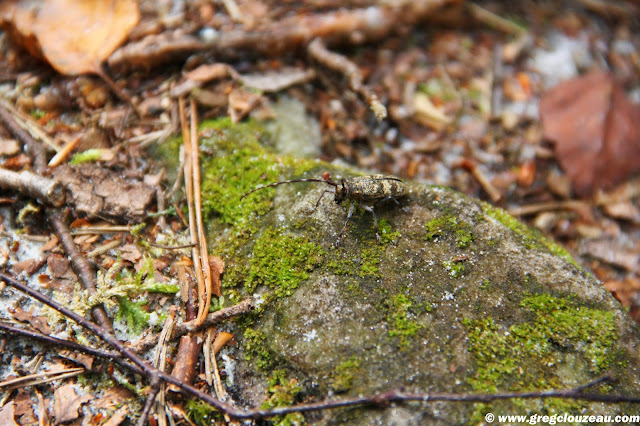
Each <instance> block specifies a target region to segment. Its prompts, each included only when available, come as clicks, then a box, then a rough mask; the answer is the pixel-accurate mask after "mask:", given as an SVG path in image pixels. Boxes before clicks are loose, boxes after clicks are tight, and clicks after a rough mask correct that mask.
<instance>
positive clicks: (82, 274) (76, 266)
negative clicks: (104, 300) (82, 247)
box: [49, 213, 113, 332]
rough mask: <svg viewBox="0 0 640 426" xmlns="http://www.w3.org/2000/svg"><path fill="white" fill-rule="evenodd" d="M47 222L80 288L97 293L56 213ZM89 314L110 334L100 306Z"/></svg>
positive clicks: (87, 266)
mask: <svg viewBox="0 0 640 426" xmlns="http://www.w3.org/2000/svg"><path fill="white" fill-rule="evenodd" d="M49 221H50V222H51V224H52V225H53V228H54V229H55V231H56V234H57V235H58V238H59V239H60V242H61V243H62V247H64V250H65V251H66V252H67V254H68V255H69V259H71V267H72V268H73V271H74V272H75V273H76V275H78V278H79V279H80V283H81V284H82V287H84V288H85V289H86V290H87V291H88V292H89V294H90V295H91V294H95V293H96V291H97V285H96V280H95V278H94V274H93V271H92V270H91V265H90V264H89V261H88V260H87V258H86V257H84V256H82V254H81V253H80V251H79V250H78V248H77V247H76V244H75V243H74V242H73V237H72V236H71V234H70V233H69V228H67V225H65V224H64V222H63V220H62V218H61V217H60V216H59V214H58V213H50V214H49ZM91 314H92V315H93V318H94V319H95V320H96V322H97V323H98V324H100V326H102V327H104V329H105V330H107V331H109V332H112V330H113V328H112V327H111V322H110V321H109V317H107V313H106V312H105V310H104V307H103V306H102V305H96V306H94V307H93V308H91Z"/></svg>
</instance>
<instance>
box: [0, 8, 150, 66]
mask: <svg viewBox="0 0 640 426" xmlns="http://www.w3.org/2000/svg"><path fill="white" fill-rule="evenodd" d="M139 18H140V12H139V11H138V4H137V2H136V1H135V0H45V1H44V2H43V3H42V4H40V5H39V7H34V6H33V2H31V1H26V0H22V1H18V2H17V3H15V2H12V3H8V4H7V5H3V7H1V8H0V24H3V26H5V27H8V29H9V32H10V34H12V36H13V38H14V39H15V40H17V41H18V42H19V43H20V44H22V45H23V46H24V47H26V48H27V49H28V50H29V51H30V52H31V53H32V54H34V55H36V56H39V55H37V54H38V52H42V56H44V57H45V58H46V60H47V61H48V62H49V63H50V64H51V66H53V68H55V69H56V70H57V71H59V72H60V73H62V74H66V75H77V74H84V73H99V71H100V64H101V63H102V61H104V60H105V59H106V58H107V57H108V56H109V55H110V54H111V53H113V51H114V50H115V49H116V48H117V47H118V46H120V45H121V44H122V42H123V41H124V40H125V39H126V38H127V36H128V35H129V32H130V31H131V30H132V29H133V27H134V26H135V25H136V24H137V23H138V20H139Z"/></svg>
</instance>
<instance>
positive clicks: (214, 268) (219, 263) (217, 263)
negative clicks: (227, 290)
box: [209, 256, 224, 297]
mask: <svg viewBox="0 0 640 426" xmlns="http://www.w3.org/2000/svg"><path fill="white" fill-rule="evenodd" d="M209 268H210V269H211V292H212V293H213V294H215V295H216V296H218V297H220V295H221V294H222V293H221V292H220V281H221V279H220V276H221V275H222V274H223V273H224V260H222V258H221V257H220V256H209Z"/></svg>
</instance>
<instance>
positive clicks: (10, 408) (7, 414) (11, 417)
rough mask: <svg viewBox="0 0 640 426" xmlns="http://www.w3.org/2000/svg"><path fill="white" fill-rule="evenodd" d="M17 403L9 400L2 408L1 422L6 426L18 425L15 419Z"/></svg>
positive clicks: (0, 412)
mask: <svg viewBox="0 0 640 426" xmlns="http://www.w3.org/2000/svg"><path fill="white" fill-rule="evenodd" d="M15 411H16V405H15V404H14V403H13V401H10V402H8V403H7V404H5V405H4V407H2V408H1V409H0V424H2V425H6V426H14V425H15V426H18V423H16V420H15Z"/></svg>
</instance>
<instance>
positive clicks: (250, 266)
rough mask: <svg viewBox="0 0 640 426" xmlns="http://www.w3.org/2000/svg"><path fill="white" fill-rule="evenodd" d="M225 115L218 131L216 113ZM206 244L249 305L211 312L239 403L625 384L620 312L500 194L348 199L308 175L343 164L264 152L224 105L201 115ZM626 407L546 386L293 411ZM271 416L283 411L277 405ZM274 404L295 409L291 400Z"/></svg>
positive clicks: (593, 410) (622, 389)
mask: <svg viewBox="0 0 640 426" xmlns="http://www.w3.org/2000/svg"><path fill="white" fill-rule="evenodd" d="M231 129H233V130H231ZM202 136H203V138H204V139H203V144H204V146H205V147H206V149H208V150H210V151H211V152H212V153H214V155H213V156H211V157H210V158H209V159H208V160H206V162H205V164H203V167H204V169H205V170H207V172H205V173H206V175H205V177H204V182H206V183H205V187H204V190H205V191H206V193H207V195H206V197H208V200H210V201H209V202H205V205H206V213H207V214H208V217H209V218H210V220H209V224H210V232H211V236H210V241H212V242H213V244H212V245H213V247H212V251H213V253H215V254H218V255H222V256H223V258H224V259H225V262H226V264H227V269H226V273H225V276H224V279H223V295H224V297H225V304H227V305H228V304H231V303H233V302H234V301H237V300H240V299H242V298H244V297H247V295H250V296H252V297H254V299H255V300H256V302H257V303H258V304H259V308H258V309H257V310H256V312H255V313H254V314H252V315H250V316H249V317H246V318H243V319H241V320H238V321H236V322H235V323H233V324H230V325H228V326H227V331H230V332H232V333H234V334H235V336H236V339H237V344H236V345H235V346H232V347H231V348H228V349H225V350H224V351H223V359H224V365H223V367H224V369H225V371H226V372H227V385H228V388H229V391H230V394H231V396H232V398H233V399H234V400H235V401H236V402H237V403H238V404H241V405H243V404H244V405H246V406H256V405H263V406H265V407H268V406H275V405H279V404H289V403H292V402H302V401H306V402H308V401H318V400H326V399H334V398H340V397H346V396H355V395H362V394H372V393H376V392H381V391H385V390H389V389H392V388H402V389H404V390H406V391H416V392H418V391H419V392H461V393H464V392H473V393H492V392H505V391H527V390H541V389H566V388H571V387H576V386H579V385H581V384H584V383H587V382H589V381H591V380H593V379H594V378H596V377H598V376H600V375H602V374H604V373H606V372H609V373H611V374H613V375H614V376H615V377H616V378H618V379H619V382H618V383H616V384H615V385H613V386H609V385H607V386H600V387H598V388H597V390H598V391H601V392H606V393H611V394H624V395H640V384H639V383H638V382H637V380H636V378H637V377H640V374H639V368H640V358H639V353H640V352H639V351H638V349H639V348H638V345H639V342H640V340H639V337H640V333H639V330H638V327H637V326H636V324H635V323H634V322H633V321H632V320H631V318H630V317H629V316H628V315H627V314H626V313H625V312H624V311H623V310H622V308H621V306H620V304H619V303H618V302H617V301H616V300H615V299H614V298H613V297H612V296H611V295H610V294H609V293H608V292H607V291H606V290H605V289H604V287H603V286H602V284H601V283H600V282H598V281H597V280H596V279H595V278H593V277H592V276H591V275H590V274H589V273H588V272H587V271H585V270H583V269H582V268H580V266H578V265H577V264H576V263H575V262H574V261H573V260H572V259H571V257H570V256H569V255H568V254H567V253H566V252H565V251H564V250H563V249H561V248H560V247H558V246H557V245H555V244H553V243H552V242H550V241H548V240H546V239H544V237H542V236H540V235H538V234H536V233H535V232H533V231H531V230H529V229H528V228H527V227H526V226H524V225H522V224H521V223H519V222H517V221H516V220H515V219H513V218H511V217H510V216H509V215H507V214H506V213H505V212H503V211H502V210H500V209H495V208H493V207H491V206H489V205H488V204H485V203H483V202H480V201H478V200H474V199H470V198H468V197H466V196H464V195H463V194H460V193H456V192H454V191H452V190H449V189H445V188H439V187H431V186H426V185H419V184H412V183H407V185H408V188H409V192H410V193H409V197H408V198H407V199H405V200H402V201H401V206H397V205H395V203H393V202H390V203H386V204H383V205H381V206H378V207H376V212H377V215H378V219H379V226H378V233H379V234H380V237H381V238H380V241H379V242H378V241H377V240H376V236H375V232H374V230H373V228H372V226H373V220H372V217H371V214H370V213H369V212H366V211H364V210H362V209H356V211H355V213H354V215H353V218H352V220H351V221H350V222H349V226H348V229H347V231H346V233H345V236H344V238H343V239H342V243H341V245H340V246H339V247H337V248H336V247H334V246H333V245H334V243H335V241H336V238H337V236H338V234H339V232H340V230H341V229H342V227H343V225H344V221H345V219H346V215H347V210H348V204H347V205H346V206H345V205H344V204H342V205H336V204H335V203H334V202H333V201H332V196H329V194H327V195H325V197H323V199H322V200H321V202H320V203H319V205H318V206H317V208H316V207H315V206H316V201H317V200H318V197H319V196H320V194H321V193H322V191H324V190H325V189H332V188H331V187H329V186H328V185H324V184H322V183H296V184H287V185H281V186H278V187H276V188H270V189H265V190H261V191H258V192H255V193H254V194H251V195H250V196H248V197H246V198H244V199H242V200H241V199H240V195H241V194H243V193H244V192H246V191H248V190H250V189H252V188H255V187H256V186H259V185H264V184H268V183H272V182H276V181H279V180H283V179H295V178H310V177H313V178H319V177H320V176H321V175H322V173H323V172H324V171H329V172H330V173H331V175H332V176H333V177H334V179H335V178H339V177H348V176H353V175H354V173H353V172H352V171H349V170H345V169H337V168H335V167H333V166H331V165H328V164H324V163H318V162H311V161H307V160H299V161H298V160H294V159H289V158H279V157H277V156H276V155H273V154H270V153H268V152H265V151H263V150H262V148H261V147H260V146H259V145H258V143H257V141H258V140H259V139H260V138H262V135H261V134H260V132H259V131H258V130H256V129H254V128H252V127H251V125H245V126H244V127H242V126H240V128H239V127H237V126H234V127H233V128H231V127H228V126H227V124H225V123H223V122H217V123H213V125H212V126H211V127H209V128H207V129H205V130H203V131H202ZM489 412H492V413H494V414H496V415H502V414H554V413H558V414H563V413H569V414H578V413H584V414H612V415H613V414H622V413H626V414H632V413H634V412H637V407H634V406H630V405H624V404H610V405H606V404H601V403H587V402H584V401H571V400H559V399H547V400H536V399H534V400H506V401H500V402H495V403H491V404H465V403H422V404H416V403H412V404H403V405H391V406H388V407H386V408H370V407H360V408H349V409H340V410H331V411H324V412H318V413H310V414H306V415H305V416H306V420H307V421H308V422H310V423H314V424H315V423H324V424H334V423H342V422H348V423H349V424H427V423H428V424H462V423H469V422H472V421H473V422H476V423H477V422H481V421H483V418H484V415H485V414H486V413H489ZM276 420H277V421H281V420H285V419H282V418H280V419H276ZM286 420H295V417H290V418H289V419H286Z"/></svg>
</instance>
